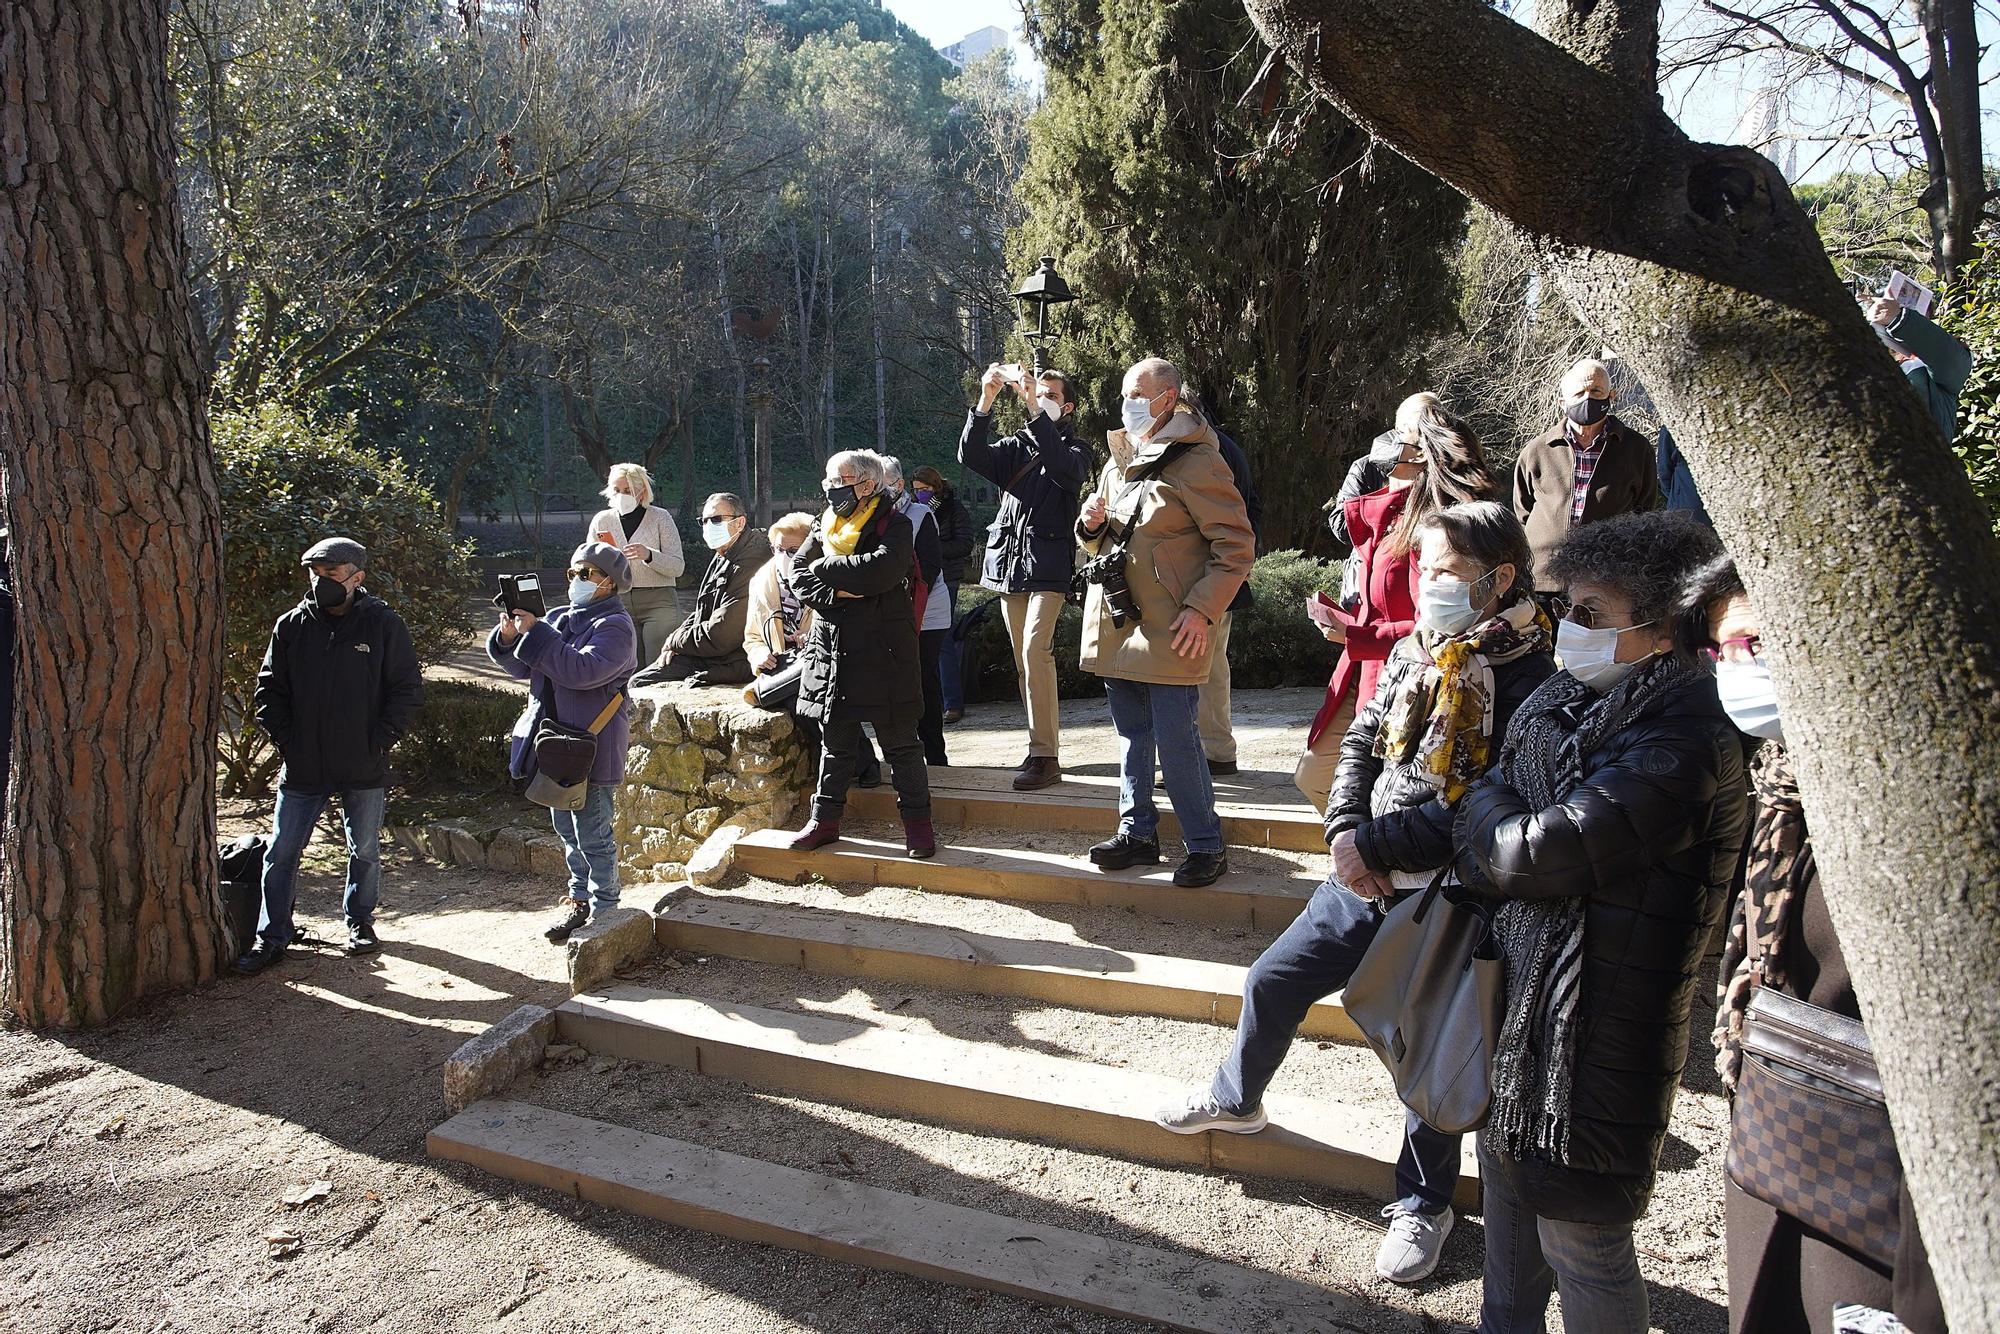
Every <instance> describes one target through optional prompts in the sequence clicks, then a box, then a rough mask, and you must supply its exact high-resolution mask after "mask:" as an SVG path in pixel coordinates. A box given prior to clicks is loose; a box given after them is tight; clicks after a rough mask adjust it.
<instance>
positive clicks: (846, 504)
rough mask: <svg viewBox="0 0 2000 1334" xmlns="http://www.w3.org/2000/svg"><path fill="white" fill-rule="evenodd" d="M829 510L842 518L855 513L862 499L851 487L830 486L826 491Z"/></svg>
mask: <svg viewBox="0 0 2000 1334" xmlns="http://www.w3.org/2000/svg"><path fill="white" fill-rule="evenodd" d="M826 504H827V508H828V509H830V510H832V511H833V512H834V513H835V514H837V515H839V516H840V517H841V518H843V519H844V518H846V517H847V516H848V515H850V514H852V513H854V511H855V509H856V508H857V507H859V506H860V504H861V497H860V496H857V495H855V494H854V488H853V487H851V486H829V487H828V488H827V489H826Z"/></svg>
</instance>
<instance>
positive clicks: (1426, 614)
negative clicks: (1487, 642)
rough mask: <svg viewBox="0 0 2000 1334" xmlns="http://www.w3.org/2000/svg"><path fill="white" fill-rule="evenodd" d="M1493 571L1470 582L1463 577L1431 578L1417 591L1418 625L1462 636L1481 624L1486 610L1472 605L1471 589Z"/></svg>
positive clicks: (1445, 633) (1448, 634)
mask: <svg viewBox="0 0 2000 1334" xmlns="http://www.w3.org/2000/svg"><path fill="white" fill-rule="evenodd" d="M1490 577H1491V572H1490V571H1489V572H1488V573H1487V574H1483V575H1481V576H1480V577H1479V578H1478V579H1476V580H1473V581H1472V582H1470V583H1468V582H1467V581H1465V580H1463V579H1451V578H1444V579H1432V580H1428V581H1426V582H1425V583H1424V585H1423V586H1422V587H1421V588H1419V589H1418V590H1417V625H1418V626H1419V628H1421V629H1425V630H1434V631H1436V632H1437V633H1438V634H1441V635H1446V636H1450V635H1462V634H1464V633H1465V632H1466V631H1467V630H1470V629H1471V628H1472V627H1473V626H1475V625H1478V624H1479V622H1480V620H1481V619H1482V616H1483V613H1482V612H1481V611H1480V609H1479V608H1478V607H1477V606H1475V605H1474V604H1473V601H1472V590H1473V589H1474V588H1476V587H1478V586H1479V585H1480V584H1483V583H1485V582H1486V581H1487V579H1489V578H1490Z"/></svg>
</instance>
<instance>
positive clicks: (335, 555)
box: [299, 537, 368, 569]
mask: <svg viewBox="0 0 2000 1334" xmlns="http://www.w3.org/2000/svg"><path fill="white" fill-rule="evenodd" d="M321 563H324V564H327V565H352V566H354V567H355V568H356V569H367V568H368V548H367V547H364V546H362V545H361V544H360V543H359V542H357V541H355V540H354V539H353V538H351V537H329V538H327V539H326V540H325V541H323V542H315V543H313V544H312V545H311V546H309V547H307V548H306V554H305V555H303V556H301V557H299V564H301V565H318V564H321Z"/></svg>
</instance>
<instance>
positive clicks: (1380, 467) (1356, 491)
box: [1326, 431, 1403, 546]
mask: <svg viewBox="0 0 2000 1334" xmlns="http://www.w3.org/2000/svg"><path fill="white" fill-rule="evenodd" d="M1402 457H1403V438H1402V437H1401V436H1399V435H1397V434H1396V433H1395V432H1394V431H1384V432H1382V434H1380V435H1378V436H1376V437H1375V438H1374V439H1373V440H1371V441H1369V442H1368V452H1367V453H1366V454H1363V455H1362V456H1361V457H1360V458H1358V459H1356V460H1354V462H1353V463H1351V464H1349V465H1348V469H1347V479H1346V480H1345V481H1343V482H1342V483H1341V484H1340V490H1339V492H1338V493H1337V494H1335V496H1334V498H1333V499H1332V500H1331V501H1329V502H1328V508H1327V512H1326V526H1327V530H1328V531H1329V532H1331V533H1332V534H1333V536H1334V538H1335V540H1337V541H1341V542H1345V543H1347V544H1348V545H1349V546H1352V545H1353V544H1354V538H1353V537H1352V536H1350V535H1349V534H1348V531H1347V502H1348V501H1350V500H1352V499H1354V498H1355V497H1356V496H1366V495H1372V494H1373V493H1374V492H1377V491H1380V490H1381V489H1382V488H1383V487H1385V486H1387V485H1389V474H1390V473H1392V472H1394V471H1395V470H1396V463H1397V460H1399V459H1401V458H1402Z"/></svg>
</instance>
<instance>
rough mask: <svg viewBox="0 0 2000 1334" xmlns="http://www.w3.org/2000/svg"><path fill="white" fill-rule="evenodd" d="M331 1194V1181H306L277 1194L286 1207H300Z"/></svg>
mask: <svg viewBox="0 0 2000 1334" xmlns="http://www.w3.org/2000/svg"><path fill="white" fill-rule="evenodd" d="M331 1194H333V1183H332V1182H331V1181H307V1182H303V1183H301V1184H299V1185H296V1186H294V1187H292V1188H291V1189H290V1190H288V1191H286V1192H285V1193H284V1194H283V1195H281V1196H279V1197H278V1199H279V1202H280V1203H281V1204H283V1205H284V1206H285V1207H286V1208H287V1209H302V1208H304V1207H305V1206H306V1205H308V1204H315V1203H317V1202H318V1201H320V1200H323V1199H325V1198H326V1197H327V1196H329V1195H331Z"/></svg>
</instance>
